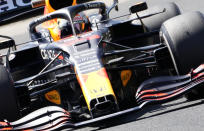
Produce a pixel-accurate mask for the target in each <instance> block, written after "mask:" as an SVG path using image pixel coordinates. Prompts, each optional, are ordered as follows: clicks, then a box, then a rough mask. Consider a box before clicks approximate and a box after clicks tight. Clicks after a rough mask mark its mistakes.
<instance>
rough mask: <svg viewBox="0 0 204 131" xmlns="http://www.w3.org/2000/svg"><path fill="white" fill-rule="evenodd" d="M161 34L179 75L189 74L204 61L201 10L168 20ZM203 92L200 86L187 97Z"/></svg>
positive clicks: (203, 23)
mask: <svg viewBox="0 0 204 131" xmlns="http://www.w3.org/2000/svg"><path fill="white" fill-rule="evenodd" d="M161 35H162V36H161V38H162V39H163V41H164V43H165V44H166V45H167V47H168V49H169V52H170V55H171V58H172V60H173V64H174V67H175V70H176V72H177V74H178V75H183V74H187V73H189V72H190V70H191V69H193V68H196V67H198V66H199V65H200V64H202V63H203V62H204V51H203V49H204V43H203V42H204V17H203V14H201V13H200V12H191V13H186V14H183V15H180V16H177V17H174V18H172V19H169V20H167V21H166V22H164V23H163V25H162V27H161ZM202 94H204V89H202V88H198V89H197V90H193V91H192V92H190V93H189V94H187V95H186V98H187V99H188V100H193V99H196V98H198V97H199V98H200V96H201V95H202ZM203 96H204V95H203Z"/></svg>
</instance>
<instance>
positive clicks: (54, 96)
mask: <svg viewBox="0 0 204 131" xmlns="http://www.w3.org/2000/svg"><path fill="white" fill-rule="evenodd" d="M45 98H46V99H47V100H48V101H50V102H52V103H54V104H57V105H60V104H61V98H60V94H59V92H58V91H56V90H53V91H50V92H48V93H46V94H45Z"/></svg>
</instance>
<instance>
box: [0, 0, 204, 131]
mask: <svg viewBox="0 0 204 131" xmlns="http://www.w3.org/2000/svg"><path fill="white" fill-rule="evenodd" d="M116 3H117V1H116V2H114V4H113V5H112V6H111V7H109V8H107V7H106V5H105V4H104V3H103V2H91V3H84V4H79V5H75V6H69V7H65V8H62V9H59V10H57V11H54V12H52V13H49V14H47V15H45V16H42V17H40V18H38V19H36V20H34V21H32V22H31V23H30V25H29V32H30V36H31V39H32V41H30V42H28V43H24V44H20V45H18V46H21V49H17V47H16V46H17V45H15V42H14V40H13V39H12V38H9V37H5V36H1V37H4V38H5V39H7V40H6V41H4V42H1V44H0V49H5V48H9V50H8V53H7V54H5V55H2V56H5V59H2V61H4V62H2V64H1V65H0V103H1V108H0V119H1V120H2V122H1V123H0V125H1V126H0V128H1V129H3V130H28V129H33V130H60V129H68V128H77V127H81V126H85V125H88V124H91V123H94V122H98V121H102V120H105V119H109V118H112V117H117V116H120V115H123V114H126V113H129V112H132V111H137V110H140V109H142V108H143V107H144V106H146V105H148V104H152V103H164V102H167V101H170V100H174V99H177V98H179V97H182V96H183V95H186V97H187V98H188V99H189V100H191V99H193V97H195V98H199V97H202V93H203V89H202V85H203V82H204V79H203V78H204V65H202V63H203V61H204V57H203V56H204V55H203V48H202V47H204V45H203V41H204V37H203V36H204V17H203V14H201V13H200V12H191V13H186V14H182V15H180V11H179V9H178V7H177V6H176V5H175V4H174V3H168V4H163V5H162V6H158V7H152V8H149V9H147V5H146V3H145V2H142V3H139V4H137V5H133V6H132V7H130V14H129V15H130V17H128V19H126V20H116V18H109V13H110V11H111V10H112V9H114V7H115V6H116V5H117V4H116ZM91 9H99V11H100V12H99V13H96V14H92V15H90V16H89V17H88V19H89V21H90V28H91V30H90V31H87V32H82V33H79V32H77V31H76V29H75V24H78V23H77V21H74V17H75V16H76V15H77V14H79V13H80V12H82V11H86V10H91ZM176 15H178V16H176ZM55 18H61V19H66V20H67V21H68V22H69V23H70V25H71V29H72V35H71V36H68V37H65V38H63V39H60V40H58V41H54V40H53V39H52V37H51V36H50V34H49V33H48V34H47V35H44V32H40V31H39V32H38V30H37V27H38V25H40V24H42V23H44V22H47V21H49V20H52V19H55ZM117 18H118V17H117ZM192 21H193V22H192ZM12 47H13V48H12ZM12 49H13V50H12ZM199 65H200V66H199ZM197 67H198V68H197ZM192 90H193V91H192ZM18 119H19V120H18ZM12 121H14V122H12Z"/></svg>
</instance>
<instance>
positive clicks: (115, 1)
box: [114, 0, 119, 11]
mask: <svg viewBox="0 0 204 131" xmlns="http://www.w3.org/2000/svg"><path fill="white" fill-rule="evenodd" d="M114 3H115V4H116V5H115V10H116V11H118V10H119V9H118V0H114Z"/></svg>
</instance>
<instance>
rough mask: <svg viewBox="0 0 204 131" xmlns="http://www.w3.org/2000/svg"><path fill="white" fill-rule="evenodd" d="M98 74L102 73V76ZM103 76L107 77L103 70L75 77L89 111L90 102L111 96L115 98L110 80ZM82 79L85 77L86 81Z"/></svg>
mask: <svg viewBox="0 0 204 131" xmlns="http://www.w3.org/2000/svg"><path fill="white" fill-rule="evenodd" d="M99 72H102V73H104V76H101V75H99V74H98V73H99ZM105 76H107V73H106V71H105V69H104V68H101V69H100V70H98V71H95V72H91V73H88V74H79V75H78V76H77V78H78V81H79V83H80V86H81V89H82V92H83V95H84V98H85V100H86V103H87V106H88V109H89V110H90V102H91V100H93V99H96V98H99V97H103V96H107V95H113V96H114V97H115V94H114V92H113V88H112V85H111V83H110V80H109V78H108V77H105ZM84 77H86V78H85V79H86V80H85V79H84ZM115 100H116V97H115Z"/></svg>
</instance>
